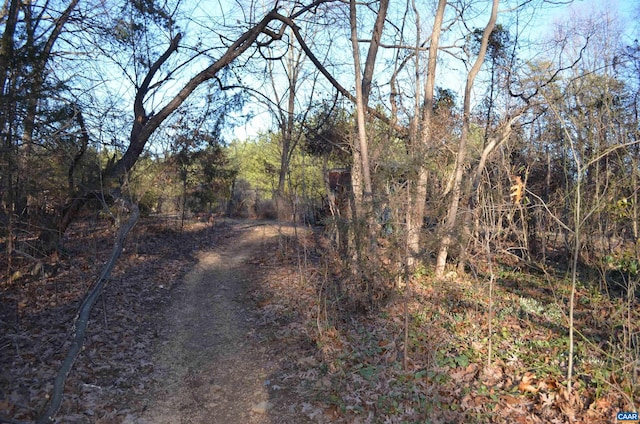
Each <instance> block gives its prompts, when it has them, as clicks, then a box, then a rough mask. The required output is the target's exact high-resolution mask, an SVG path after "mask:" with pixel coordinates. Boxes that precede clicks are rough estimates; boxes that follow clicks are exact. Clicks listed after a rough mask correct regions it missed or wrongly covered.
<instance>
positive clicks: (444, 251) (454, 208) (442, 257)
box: [435, 0, 500, 277]
mask: <svg viewBox="0 0 640 424" xmlns="http://www.w3.org/2000/svg"><path fill="white" fill-rule="evenodd" d="M499 3H500V1H499V0H493V4H492V7H491V17H490V18H489V22H488V23H487V26H486V27H485V29H484V31H483V33H482V41H481V44H480V51H479V52H478V57H477V58H476V61H475V62H474V64H473V66H472V67H471V70H470V71H469V73H468V75H467V83H466V85H465V89H464V106H463V113H462V132H461V134H460V144H459V146H458V155H457V157H456V169H455V173H454V179H453V188H452V190H451V203H450V204H449V210H448V212H447V218H446V221H445V224H444V229H443V230H444V231H443V235H442V240H441V242H440V249H439V250H438V256H437V258H436V269H435V274H436V276H437V277H441V276H442V275H443V274H444V269H445V265H446V263H447V255H448V253H449V247H450V246H451V243H452V242H453V240H454V236H455V235H454V233H453V230H454V228H455V224H456V221H457V216H458V207H459V205H460V196H461V194H462V177H463V174H464V163H465V160H466V155H467V141H468V139H469V127H470V119H471V90H472V88H473V83H474V80H475V78H476V75H478V72H479V71H480V67H481V66H482V63H483V62H484V57H485V54H486V52H487V44H488V42H489V36H490V35H491V32H492V31H493V28H494V26H495V23H496V19H497V16H498V4H499Z"/></svg>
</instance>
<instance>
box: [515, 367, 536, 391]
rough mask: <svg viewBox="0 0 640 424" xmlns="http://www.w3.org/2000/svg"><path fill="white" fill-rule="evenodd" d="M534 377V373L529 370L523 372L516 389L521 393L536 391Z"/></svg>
mask: <svg viewBox="0 0 640 424" xmlns="http://www.w3.org/2000/svg"><path fill="white" fill-rule="evenodd" d="M535 379H536V375H535V374H533V373H531V372H527V373H525V375H523V376H522V381H520V384H518V390H520V391H521V392H523V393H538V388H537V387H536V385H535V384H536V383H535Z"/></svg>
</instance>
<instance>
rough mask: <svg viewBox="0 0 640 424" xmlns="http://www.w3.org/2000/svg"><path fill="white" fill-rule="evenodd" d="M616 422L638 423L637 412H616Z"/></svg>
mask: <svg viewBox="0 0 640 424" xmlns="http://www.w3.org/2000/svg"><path fill="white" fill-rule="evenodd" d="M616 418H618V421H638V413H637V412H618V415H617V417H616Z"/></svg>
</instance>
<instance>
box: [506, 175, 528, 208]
mask: <svg viewBox="0 0 640 424" xmlns="http://www.w3.org/2000/svg"><path fill="white" fill-rule="evenodd" d="M513 179H514V184H513V185H512V186H511V189H510V190H511V194H510V195H509V197H511V201H512V202H513V204H514V205H517V204H518V203H520V202H521V201H522V198H523V196H524V182H523V181H522V178H521V177H520V176H519V175H514V176H513Z"/></svg>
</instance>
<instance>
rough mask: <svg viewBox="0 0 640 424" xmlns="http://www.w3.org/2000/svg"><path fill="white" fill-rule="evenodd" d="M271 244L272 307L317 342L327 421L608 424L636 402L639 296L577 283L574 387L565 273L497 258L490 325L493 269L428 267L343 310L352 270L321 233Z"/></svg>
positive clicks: (308, 389)
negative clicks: (375, 300)
mask: <svg viewBox="0 0 640 424" xmlns="http://www.w3.org/2000/svg"><path fill="white" fill-rule="evenodd" d="M278 249H279V251H280V252H281V253H282V254H280V255H275V256H274V258H277V259H274V260H273V262H272V266H271V268H270V269H269V270H268V272H267V273H266V275H265V277H264V281H263V288H262V290H263V291H264V292H271V299H272V301H271V305H270V306H269V307H271V308H276V307H275V306H274V304H277V305H278V306H277V308H278V310H281V311H289V312H288V314H289V315H291V312H292V311H295V312H296V313H295V316H296V317H297V319H298V320H299V321H298V323H297V325H298V328H301V329H304V331H301V332H299V335H300V336H301V337H302V335H304V337H305V338H307V339H308V340H310V341H311V342H312V343H313V344H314V346H315V351H314V358H315V360H314V362H313V364H314V365H313V366H310V365H309V364H307V365H306V368H305V369H304V370H301V371H300V373H301V374H300V375H301V380H302V381H303V382H302V383H301V386H300V390H301V391H303V392H305V393H306V395H307V396H308V397H309V399H310V400H312V401H314V402H316V403H319V404H321V405H323V407H324V408H325V411H326V414H328V415H329V416H330V417H331V421H336V422H376V423H377V422H381V423H382V422H385V423H386V422H398V423H401V422H406V423H414V422H420V423H422V422H446V423H456V422H464V423H469V422H505V423H507V422H508V423H512V422H522V423H525V422H526V423H536V422H539V423H542V422H561V423H562V422H567V423H568V422H576V421H577V422H613V421H615V416H616V413H617V412H619V411H636V410H637V408H638V399H639V398H640V380H639V378H638V377H639V372H640V362H639V360H640V355H639V354H638V349H639V348H638V334H640V319H639V318H640V316H639V315H640V312H639V309H640V308H638V303H637V300H636V299H628V298H620V297H610V296H608V295H607V294H606V293H603V292H602V291H601V290H599V289H597V286H598V285H597V283H594V282H588V281H587V282H583V283H581V284H579V285H578V292H577V293H576V299H577V306H576V311H575V317H576V321H575V323H576V332H577V334H578V335H579V338H578V340H577V342H576V350H575V351H576V356H575V358H574V359H575V372H574V379H573V382H572V383H573V384H572V388H573V390H572V391H571V392H568V391H567V388H566V386H567V385H566V381H565V380H566V375H567V366H568V352H569V348H568V343H569V339H568V316H567V314H568V296H569V292H570V282H568V281H567V280H566V279H565V278H564V276H563V275H562V274H558V275H550V274H546V275H542V274H534V273H525V272H522V271H517V272H516V271H513V270H510V269H508V268H506V267H505V268H503V269H497V270H496V271H495V272H496V279H495V287H494V289H493V294H492V296H493V299H492V301H493V305H492V316H491V319H492V324H493V325H492V326H491V328H492V334H489V328H490V327H489V320H490V315H489V300H490V299H489V295H488V294H489V290H488V281H489V277H488V276H483V275H477V276H470V275H461V276H458V275H457V274H455V273H453V272H451V273H449V274H448V276H449V278H448V279H442V280H438V279H435V278H434V277H432V276H430V275H429V272H428V270H425V271H424V272H419V273H416V274H415V275H414V276H413V278H412V279H411V281H410V285H409V286H408V288H407V287H396V288H394V289H393V291H392V293H391V295H390V296H388V297H387V298H386V299H385V300H384V302H381V303H380V304H379V305H378V307H376V308H373V309H370V310H367V311H364V312H363V311H361V310H356V309H354V308H352V307H350V305H351V303H350V299H349V298H348V292H347V291H346V290H344V287H345V286H346V285H348V284H349V281H348V279H349V278H351V276H350V275H349V273H346V272H344V271H343V270H342V268H341V259H340V258H339V257H336V255H335V254H333V253H331V249H328V248H327V246H326V241H325V240H323V239H322V237H321V236H319V235H317V234H316V235H313V236H305V237H299V238H298V239H295V238H287V239H286V240H284V241H282V240H281V242H280V243H279V246H278ZM282 249H286V250H287V251H286V252H283V250H282ZM287 267H289V269H290V271H291V272H293V271H295V273H296V274H295V276H292V277H291V278H290V279H289V280H287V281H288V282H287V287H286V289H284V288H283V287H282V284H283V283H282V281H283V280H282V278H278V275H279V274H282V273H283V272H285V269H286V268H287ZM392 285H393V282H389V286H392ZM407 289H409V290H410V297H409V298H406V299H405V291H404V290H407ZM276 294H277V295H276ZM405 300H406V303H405ZM405 314H406V316H405ZM405 318H407V319H406V321H405ZM405 322H407V323H408V328H406V325H405ZM405 328H406V329H407V330H408V331H407V339H406V340H407V346H406V349H405V336H404V334H405ZM489 341H491V344H492V347H493V349H492V355H491V357H489V352H488V346H489ZM405 351H406V353H407V355H406V358H405V357H404V352H405ZM305 377H308V378H306V380H305ZM305 381H306V383H305Z"/></svg>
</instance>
